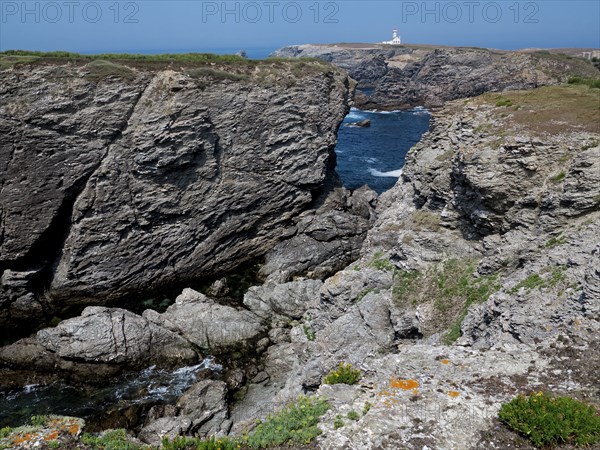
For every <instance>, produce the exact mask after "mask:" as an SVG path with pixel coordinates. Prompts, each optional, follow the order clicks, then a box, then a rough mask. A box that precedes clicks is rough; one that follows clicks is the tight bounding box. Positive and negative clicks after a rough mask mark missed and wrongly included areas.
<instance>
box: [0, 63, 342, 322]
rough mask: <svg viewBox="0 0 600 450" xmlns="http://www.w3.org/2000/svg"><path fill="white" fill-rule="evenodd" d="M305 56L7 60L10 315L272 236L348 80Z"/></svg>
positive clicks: (125, 288) (322, 162) (145, 282)
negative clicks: (204, 60) (226, 60)
mask: <svg viewBox="0 0 600 450" xmlns="http://www.w3.org/2000/svg"><path fill="white" fill-rule="evenodd" d="M295 64H296V63H295V62H290V63H282V62H274V63H269V62H265V63H258V64H254V63H253V64H250V63H245V62H240V63H236V64H230V65H228V66H224V67H221V66H219V65H218V64H216V63H214V64H212V65H210V64H209V65H204V66H200V67H196V66H194V65H193V64H191V65H187V66H186V65H185V64H182V67H179V68H178V67H174V66H170V67H169V68H167V67H165V65H164V64H163V65H162V67H161V65H160V64H159V65H158V66H159V68H156V67H154V66H152V65H151V64H150V65H148V66H145V65H144V64H143V63H142V64H137V65H136V66H135V67H133V66H125V65H121V64H114V63H110V62H103V61H100V62H98V61H96V62H93V63H89V64H87V65H83V66H82V65H81V64H67V63H64V64H61V63H57V62H56V61H55V62H52V63H49V64H42V63H39V64H34V65H31V66H27V65H25V66H24V65H19V66H15V67H13V68H11V69H10V70H5V71H2V72H0V80H1V82H0V84H1V85H2V88H0V105H1V106H0V174H1V175H0V271H2V272H3V277H2V286H1V287H0V305H1V311H2V312H1V313H0V320H1V321H2V323H3V324H4V325H6V324H7V323H9V322H12V323H13V324H14V323H16V320H17V319H19V318H26V317H35V316H36V315H38V316H39V315H40V311H41V310H44V313H46V314H49V313H52V312H53V311H55V310H56V309H57V307H58V306H60V305H64V304H67V305H72V304H76V303H83V304H89V303H93V304H103V303H105V302H107V301H109V300H115V299H120V298H122V297H124V296H126V295H129V294H134V293H135V294H136V295H139V294H140V293H141V292H153V291H156V290H159V289H162V288H164V287H165V286H180V285H181V284H183V283H185V282H186V280H191V279H194V278H200V277H203V278H206V277H212V276H215V275H218V274H224V273H227V272H228V271H230V270H232V269H234V268H235V267H237V266H238V265H240V264H241V263H243V262H245V261H249V260H252V259H253V258H257V257H259V256H262V255H263V254H265V253H266V252H267V251H268V250H269V249H270V248H272V247H273V246H274V245H275V244H276V243H277V242H278V240H279V239H280V238H281V237H282V236H285V235H286V232H287V231H286V230H287V229H288V228H289V226H290V225H292V223H291V219H292V218H294V217H296V216H297V215H298V214H300V213H301V212H302V211H304V210H306V209H308V208H309V207H310V205H311V204H312V202H313V199H314V197H315V196H316V194H318V193H319V191H320V190H321V188H322V187H323V185H324V184H325V181H326V179H327V177H328V176H329V175H328V174H329V173H330V170H331V168H332V166H333V163H334V161H335V156H334V154H333V147H334V145H335V142H336V132H337V128H338V126H339V125H340V123H341V121H342V119H343V117H344V115H345V113H346V112H347V109H348V102H349V98H350V95H351V94H350V92H351V89H352V86H351V84H350V81H349V79H348V78H347V76H346V75H345V74H344V73H343V72H342V71H340V70H338V69H335V68H334V67H332V66H328V65H324V64H322V63H320V62H312V63H306V62H302V63H300V64H301V65H302V67H301V68H302V70H297V68H296V67H295ZM99 67H100V68H101V69H102V72H100V74H99V73H98V68H99ZM15 280H17V281H15ZM44 292H45V295H42V294H43V293H44Z"/></svg>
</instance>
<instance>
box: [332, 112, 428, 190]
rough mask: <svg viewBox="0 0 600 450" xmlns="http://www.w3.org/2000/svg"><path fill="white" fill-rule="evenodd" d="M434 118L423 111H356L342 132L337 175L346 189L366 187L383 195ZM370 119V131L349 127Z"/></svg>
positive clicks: (352, 113) (368, 129)
mask: <svg viewBox="0 0 600 450" xmlns="http://www.w3.org/2000/svg"><path fill="white" fill-rule="evenodd" d="M430 118H431V114H430V113H429V112H428V111H427V110H425V109H423V108H414V109H410V110H405V111H391V112H387V111H386V112H377V111H362V110H359V109H355V108H353V109H352V110H351V111H350V113H349V114H348V115H347V116H346V118H345V119H344V123H343V124H342V126H341V128H340V131H339V132H338V144H337V147H336V149H335V152H336V154H337V172H338V174H339V175H340V177H341V179H342V182H343V184H344V186H345V187H346V188H348V189H356V188H359V187H361V186H363V185H365V184H367V185H369V186H370V187H371V188H372V189H373V190H375V191H377V192H378V193H382V192H384V191H386V190H388V189H390V188H391V187H392V186H394V184H395V183H396V181H398V178H399V177H400V176H401V174H402V167H403V166H404V160H405V158H406V154H407V153H408V151H409V150H410V148H411V147H412V146H413V145H415V144H416V143H417V142H419V140H420V139H421V136H422V135H423V134H424V133H425V132H426V131H427V130H428V129H429V121H430ZM365 119H369V120H370V121H371V127H370V128H355V127H347V126H345V124H347V123H351V122H359V121H361V120H365Z"/></svg>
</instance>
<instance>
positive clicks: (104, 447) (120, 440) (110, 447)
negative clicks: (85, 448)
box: [81, 429, 149, 450]
mask: <svg viewBox="0 0 600 450" xmlns="http://www.w3.org/2000/svg"><path fill="white" fill-rule="evenodd" d="M81 442H82V443H83V444H85V445H89V446H90V447H91V448H92V449H93V450H142V449H148V448H149V447H148V446H146V445H140V444H136V443H134V442H131V441H129V440H128V438H127V433H126V431H125V430H123V429H119V430H108V431H105V432H104V433H102V434H100V435H98V436H96V435H92V434H89V433H84V434H83V436H82V437H81Z"/></svg>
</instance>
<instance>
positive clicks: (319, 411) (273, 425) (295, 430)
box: [244, 396, 330, 448]
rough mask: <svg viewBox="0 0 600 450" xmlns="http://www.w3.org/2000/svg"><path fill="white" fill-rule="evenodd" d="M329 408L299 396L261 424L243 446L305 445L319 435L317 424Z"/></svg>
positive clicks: (325, 404)
mask: <svg viewBox="0 0 600 450" xmlns="http://www.w3.org/2000/svg"><path fill="white" fill-rule="evenodd" d="M329 408H330V406H329V403H328V402H327V401H326V400H323V399H320V398H318V397H304V396H301V397H299V398H298V400H297V402H296V403H294V404H293V405H290V406H288V407H286V408H285V409H283V410H282V411H280V412H278V413H277V414H274V415H272V416H269V417H268V418H267V420H265V421H264V422H262V423H260V424H259V425H258V426H257V427H256V428H255V429H254V431H253V432H252V434H250V435H249V436H247V437H246V438H245V439H244V444H245V445H247V446H248V447H250V448H268V447H272V446H277V445H288V446H292V445H294V444H308V443H310V442H311V441H312V440H313V439H314V438H316V437H317V436H319V435H320V434H321V433H322V431H321V430H320V429H319V428H318V427H317V424H318V423H319V418H320V417H321V416H323V415H324V414H325V413H326V412H327V411H328V410H329Z"/></svg>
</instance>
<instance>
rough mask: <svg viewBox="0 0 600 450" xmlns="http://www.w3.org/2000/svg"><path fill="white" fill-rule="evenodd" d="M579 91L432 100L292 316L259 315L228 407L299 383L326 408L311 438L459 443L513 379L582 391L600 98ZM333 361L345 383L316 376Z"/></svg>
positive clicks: (588, 397)
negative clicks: (402, 153) (339, 420)
mask: <svg viewBox="0 0 600 450" xmlns="http://www.w3.org/2000/svg"><path fill="white" fill-rule="evenodd" d="M586 89H587V88H578V87H574V88H567V87H552V88H542V89H538V90H535V91H532V92H529V93H528V95H527V96H524V97H521V98H513V97H511V98H513V100H512V101H513V102H514V103H515V104H514V105H512V106H509V107H506V106H505V104H506V98H505V97H501V96H499V95H486V96H483V97H479V98H476V99H473V100H470V101H466V102H465V101H464V100H461V101H459V102H451V103H449V104H448V105H446V107H445V108H444V109H443V110H441V111H438V112H437V113H435V114H434V118H435V120H434V122H433V124H432V129H431V131H430V132H429V133H427V134H426V135H425V136H424V137H423V140H422V141H421V142H420V143H419V144H417V145H416V146H415V147H414V148H413V150H412V151H411V152H410V154H409V155H408V158H407V162H406V166H405V168H404V171H403V176H402V178H401V179H400V180H399V182H398V183H397V184H396V186H395V187H394V188H392V189H391V190H390V191H388V192H386V193H384V194H383V195H382V196H380V197H379V199H378V205H377V219H376V221H375V223H374V225H373V226H372V228H371V229H370V230H369V232H368V236H367V239H366V240H365V243H364V245H363V249H362V256H361V258H360V259H359V260H358V261H356V262H354V263H352V264H351V265H349V266H348V267H346V268H345V269H344V270H342V271H340V272H338V273H337V274H335V275H334V276H332V277H329V278H327V279H326V280H325V281H324V282H323V285H322V286H321V288H320V292H319V294H318V295H315V296H314V297H312V299H308V308H307V309H306V312H305V313H304V315H303V317H302V318H301V319H299V320H298V321H297V322H295V323H294V322H292V323H284V322H281V323H279V324H278V323H277V322H274V323H273V324H272V327H273V328H272V330H271V332H270V333H269V336H270V337H272V338H273V339H272V342H273V345H271V346H270V347H269V348H268V350H267V351H266V353H265V356H264V358H263V365H264V370H263V372H264V374H265V375H264V376H263V377H261V378H259V379H258V380H256V381H251V382H250V385H249V386H248V387H247V393H246V396H245V397H243V398H241V399H240V400H239V401H238V402H237V403H236V404H234V405H233V407H232V411H233V412H235V413H236V416H237V415H239V416H240V417H249V416H250V417H252V414H254V415H259V416H260V415H264V414H266V413H267V412H268V411H270V410H273V409H277V408H278V407H279V406H280V405H283V404H285V403H286V402H287V401H290V400H292V399H293V398H294V397H295V396H296V395H298V394H299V393H301V392H306V391H314V392H315V393H316V394H318V395H321V396H323V397H325V398H328V399H330V401H331V404H332V410H331V411H330V412H329V413H328V414H327V415H326V416H325V417H324V418H323V420H322V421H321V425H320V426H321V427H322V429H323V431H324V432H323V434H322V436H321V437H320V438H319V440H318V443H317V446H318V447H319V448H328V449H329V448H345V446H346V445H352V446H356V447H360V448H378V447H379V448H396V447H402V448H411V449H422V448H424V446H427V448H432V449H433V448H473V449H475V448H483V447H486V448H487V447H489V445H490V444H489V443H490V442H492V441H494V437H495V435H494V434H493V433H494V432H490V433H492V434H491V437H490V433H488V431H487V430H491V429H495V428H494V427H496V428H497V427H498V422H497V421H495V418H496V417H497V412H498V409H499V407H500V405H501V404H502V403H504V402H506V401H508V400H510V399H511V398H512V397H514V396H516V395H518V394H520V393H527V392H530V391H533V390H550V391H553V392H556V393H558V394H566V395H570V396H574V397H577V398H580V399H584V400H585V401H587V402H589V403H592V404H595V405H600V397H599V396H598V391H597V373H598V371H599V370H600V366H599V362H600V355H599V354H598V351H597V349H596V347H597V334H598V332H599V331H600V320H599V319H600V316H599V315H598V310H599V308H600V295H598V286H600V277H599V274H600V269H599V267H598V261H599V259H598V254H599V253H598V252H599V250H598V239H597V235H598V233H599V232H600V195H599V194H600V193H599V192H598V187H599V183H598V179H597V176H598V174H599V173H600V168H599V167H598V161H600V135H599V134H598V131H597V125H596V123H597V122H598V120H600V117H598V114H600V112H598V110H597V105H596V103H597V102H595V100H594V101H591V100H592V99H596V98H597V96H596V94H595V92H596V91H588V90H586ZM507 95H508V94H504V96H507ZM586 99H587V100H586ZM555 100H557V101H555ZM558 100H560V101H558ZM588 100H590V101H589V103H588V102H587V101H588ZM572 108H573V109H572ZM541 111H544V113H543V114H548V117H552V119H551V120H554V123H552V124H550V125H548V124H547V122H546V121H545V119H544V120H538V119H537V117H538V114H541ZM575 111H577V112H576V113H574V112H575ZM572 199H576V200H572ZM271 289H272V290H275V289H281V287H278V288H274V287H271ZM263 295H264V296H267V295H268V293H264V294H263ZM583 354H585V355H587V356H586V357H585V358H584V359H585V361H586V363H585V364H584V363H583V362H582V360H581V358H582V355H583ZM341 361H343V362H346V363H348V362H350V363H353V364H354V366H355V367H358V368H359V369H361V371H362V373H363V379H362V380H361V382H360V383H359V384H358V385H357V386H353V387H344V388H337V387H330V386H326V385H323V384H322V383H323V377H324V376H325V375H326V374H327V373H328V372H329V371H330V370H331V369H333V368H335V367H337V365H338V363H339V362H341ZM268 402H270V403H268ZM264 403H268V404H270V405H271V406H270V407H269V406H268V405H265V404H264ZM367 404H369V405H370V406H369V407H368V408H367V409H368V412H366V413H364V417H360V418H359V419H358V420H357V421H356V422H354V421H349V420H346V419H345V416H346V414H347V413H348V412H349V411H351V410H353V411H357V412H358V411H364V410H365V405H367ZM259 405H261V406H260V407H259ZM336 416H341V417H344V423H345V425H344V426H343V427H341V428H336V427H334V426H333V421H334V420H335V418H336ZM399 417H401V418H402V422H401V426H399V422H398V420H399ZM244 426H247V422H246V423H244V422H238V423H234V425H233V431H234V432H241V431H242V430H243V429H244ZM504 433H505V434H506V435H503V436H502V440H503V441H502V442H503V444H502V445H505V446H506V447H508V446H512V447H515V445H514V442H515V439H517V438H516V437H513V438H510V433H509V432H508V431H507V430H505V432H504ZM511 439H512V440H511Z"/></svg>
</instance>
